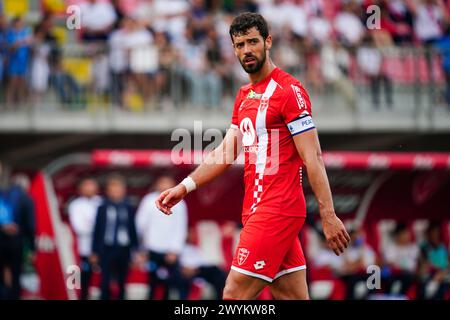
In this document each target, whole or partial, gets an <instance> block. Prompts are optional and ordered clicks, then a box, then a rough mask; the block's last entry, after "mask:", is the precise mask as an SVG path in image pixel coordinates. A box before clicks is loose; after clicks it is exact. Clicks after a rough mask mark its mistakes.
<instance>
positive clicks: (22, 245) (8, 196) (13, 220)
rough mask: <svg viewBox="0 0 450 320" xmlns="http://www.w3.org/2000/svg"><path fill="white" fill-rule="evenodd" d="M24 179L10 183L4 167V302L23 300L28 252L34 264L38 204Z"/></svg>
mask: <svg viewBox="0 0 450 320" xmlns="http://www.w3.org/2000/svg"><path fill="white" fill-rule="evenodd" d="M2 178H3V179H2ZM23 179H25V180H26V179H27V178H26V177H24V176H23V177H21V178H20V179H15V180H14V181H13V182H12V183H10V182H9V179H8V177H7V174H6V170H3V169H2V164H1V163H0V300H2V299H8V300H18V299H20V298H21V286H20V275H21V274H22V267H23V264H24V258H25V257H24V252H28V253H29V255H30V260H31V262H33V261H34V251H35V243H34V238H35V214H34V203H33V200H32V199H31V197H30V196H29V195H28V193H27V187H28V180H26V181H25V182H24V184H22V182H21V181H23ZM5 270H8V271H9V274H10V281H9V282H10V283H8V281H6V279H5Z"/></svg>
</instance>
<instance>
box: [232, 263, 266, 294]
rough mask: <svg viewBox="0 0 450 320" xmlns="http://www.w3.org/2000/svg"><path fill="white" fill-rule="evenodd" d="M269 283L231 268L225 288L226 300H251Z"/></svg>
mask: <svg viewBox="0 0 450 320" xmlns="http://www.w3.org/2000/svg"><path fill="white" fill-rule="evenodd" d="M267 284H268V282H267V281H264V280H262V279H259V278H255V277H252V276H248V275H245V274H243V273H240V272H237V271H234V270H230V273H229V274H228V277H227V280H226V282H225V288H224V290H223V299H224V300H250V299H256V298H257V296H258V295H259V293H260V292H261V290H262V289H263V288H264V287H265V286H266V285H267Z"/></svg>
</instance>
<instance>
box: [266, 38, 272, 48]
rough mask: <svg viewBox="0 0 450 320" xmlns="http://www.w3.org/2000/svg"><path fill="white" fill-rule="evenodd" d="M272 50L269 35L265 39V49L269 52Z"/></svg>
mask: <svg viewBox="0 0 450 320" xmlns="http://www.w3.org/2000/svg"><path fill="white" fill-rule="evenodd" d="M270 48H272V36H271V35H270V34H269V35H268V36H267V38H266V49H267V50H270Z"/></svg>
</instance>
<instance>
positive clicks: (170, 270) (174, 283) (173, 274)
mask: <svg viewBox="0 0 450 320" xmlns="http://www.w3.org/2000/svg"><path fill="white" fill-rule="evenodd" d="M149 254H150V270H149V285H150V294H149V299H151V300H153V299H155V288H156V287H157V286H158V285H163V286H164V287H165V288H164V289H165V290H164V296H163V299H164V300H167V299H169V291H170V290H171V289H172V290H177V291H178V292H179V293H180V287H181V285H182V278H181V271H180V264H179V262H178V261H176V262H175V263H173V264H168V263H167V262H166V261H165V254H164V253H159V252H154V251H150V252H149ZM162 269H165V271H167V275H166V277H164V278H163V277H161V270H162ZM180 297H181V294H180Z"/></svg>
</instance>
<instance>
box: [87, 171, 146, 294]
mask: <svg viewBox="0 0 450 320" xmlns="http://www.w3.org/2000/svg"><path fill="white" fill-rule="evenodd" d="M134 214H135V210H134V208H133V207H132V206H131V205H130V204H129V202H128V201H127V198H126V182H125V179H124V178H123V177H122V176H120V175H117V174H114V175H111V176H109V177H108V178H107V181H106V198H105V200H104V202H103V204H102V205H100V206H99V208H98V211H97V218H96V222H95V227H94V236H93V246H92V252H93V254H92V256H91V263H92V264H94V265H99V266H100V268H101V273H102V276H101V278H102V280H101V299H102V300H109V299H110V290H109V288H110V282H111V276H112V274H113V273H115V275H116V276H117V282H118V286H119V297H118V298H119V299H121V300H123V299H124V298H125V280H126V277H127V274H128V269H129V264H130V261H131V256H132V254H133V253H134V251H135V250H136V249H137V246H138V241H137V236H136V227H135V224H134Z"/></svg>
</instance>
